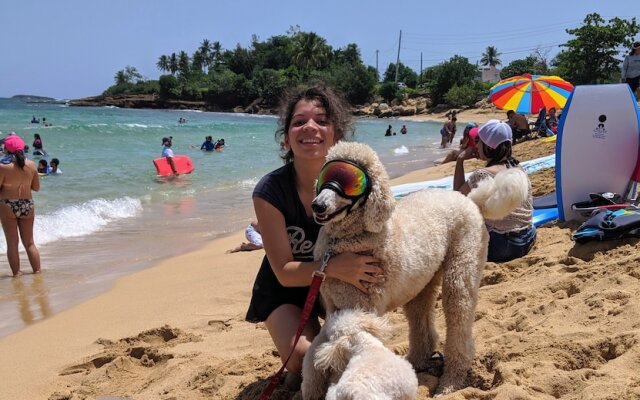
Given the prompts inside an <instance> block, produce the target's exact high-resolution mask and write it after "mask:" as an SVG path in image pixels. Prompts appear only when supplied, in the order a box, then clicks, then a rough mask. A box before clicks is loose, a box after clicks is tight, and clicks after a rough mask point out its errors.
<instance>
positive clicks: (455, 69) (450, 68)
mask: <svg viewBox="0 0 640 400" xmlns="http://www.w3.org/2000/svg"><path fill="white" fill-rule="evenodd" d="M477 79H478V69H477V68H476V66H475V65H473V64H471V63H470V62H469V59H467V58H466V57H462V56H458V55H455V56H453V57H451V58H450V59H449V60H448V61H445V62H443V63H441V64H439V65H436V66H433V67H429V68H427V69H426V70H425V73H424V81H425V85H426V86H427V88H428V90H429V92H430V93H431V100H432V102H433V103H434V104H438V103H441V102H442V101H444V100H445V98H444V96H445V94H446V93H447V92H448V91H449V90H450V89H451V88H453V87H454V86H466V85H471V84H473V82H474V81H476V80H477Z"/></svg>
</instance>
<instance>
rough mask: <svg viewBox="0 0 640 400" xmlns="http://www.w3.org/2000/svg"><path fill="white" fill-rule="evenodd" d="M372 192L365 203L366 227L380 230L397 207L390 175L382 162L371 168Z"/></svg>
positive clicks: (376, 230) (373, 230) (371, 230)
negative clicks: (390, 183)
mask: <svg viewBox="0 0 640 400" xmlns="http://www.w3.org/2000/svg"><path fill="white" fill-rule="evenodd" d="M369 174H370V179H371V193H369V197H368V198H367V201H366V203H365V205H364V229H365V230H366V231H368V232H380V231H381V230H382V228H383V227H384V225H385V223H386V222H387V220H388V219H389V218H390V217H391V213H392V212H393V209H394V207H395V203H396V200H395V199H394V198H393V192H391V186H390V185H389V176H388V175H387V172H386V171H385V170H384V167H383V166H382V164H380V165H379V166H377V165H376V166H374V167H373V168H371V169H370V170H369Z"/></svg>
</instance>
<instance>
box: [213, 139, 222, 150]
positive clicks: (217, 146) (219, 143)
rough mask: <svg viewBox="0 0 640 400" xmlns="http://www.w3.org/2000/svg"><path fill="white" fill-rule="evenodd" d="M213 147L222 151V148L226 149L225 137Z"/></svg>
mask: <svg viewBox="0 0 640 400" xmlns="http://www.w3.org/2000/svg"><path fill="white" fill-rule="evenodd" d="M213 148H214V149H215V150H217V151H222V149H224V139H223V138H220V139H218V140H217V141H216V143H215V145H214V146H213Z"/></svg>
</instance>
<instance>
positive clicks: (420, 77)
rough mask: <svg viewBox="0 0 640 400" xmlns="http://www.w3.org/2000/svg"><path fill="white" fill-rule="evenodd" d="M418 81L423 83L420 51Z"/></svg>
mask: <svg viewBox="0 0 640 400" xmlns="http://www.w3.org/2000/svg"><path fill="white" fill-rule="evenodd" d="M418 78H419V79H418V82H420V83H422V52H420V76H419V77H418Z"/></svg>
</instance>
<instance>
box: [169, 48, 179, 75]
mask: <svg viewBox="0 0 640 400" xmlns="http://www.w3.org/2000/svg"><path fill="white" fill-rule="evenodd" d="M177 71H178V56H176V53H171V56H170V57H169V72H171V75H175V74H176V72H177Z"/></svg>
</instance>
